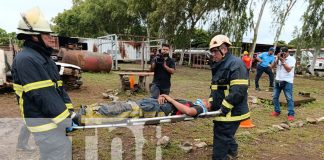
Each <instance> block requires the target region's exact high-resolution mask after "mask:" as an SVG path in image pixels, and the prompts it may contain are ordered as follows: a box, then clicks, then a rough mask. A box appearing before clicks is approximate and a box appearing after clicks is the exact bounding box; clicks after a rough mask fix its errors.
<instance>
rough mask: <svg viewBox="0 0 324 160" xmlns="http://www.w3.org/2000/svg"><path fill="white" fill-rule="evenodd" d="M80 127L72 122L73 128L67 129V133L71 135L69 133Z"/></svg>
mask: <svg viewBox="0 0 324 160" xmlns="http://www.w3.org/2000/svg"><path fill="white" fill-rule="evenodd" d="M77 126H78V125H77V124H75V123H74V122H73V121H72V126H71V127H69V128H66V133H69V132H72V131H74V127H77Z"/></svg>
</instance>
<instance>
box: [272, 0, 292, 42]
mask: <svg viewBox="0 0 324 160" xmlns="http://www.w3.org/2000/svg"><path fill="white" fill-rule="evenodd" d="M296 1H297V0H288V1H287V0H278V1H273V5H272V13H273V14H274V15H275V23H274V24H275V26H278V28H277V31H276V36H275V39H274V48H276V47H277V43H278V40H279V37H280V34H281V30H282V27H283V26H284V25H285V21H286V20H287V18H288V16H289V13H290V11H291V9H292V8H293V6H294V5H295V4H296ZM275 2H278V3H275Z"/></svg>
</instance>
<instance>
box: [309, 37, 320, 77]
mask: <svg viewBox="0 0 324 160" xmlns="http://www.w3.org/2000/svg"><path fill="white" fill-rule="evenodd" d="M320 50H321V43H318V45H316V47H315V51H314V54H313V61H312V64H311V66H310V72H311V74H312V75H315V71H314V69H315V64H316V60H317V56H318V55H319V54H320Z"/></svg>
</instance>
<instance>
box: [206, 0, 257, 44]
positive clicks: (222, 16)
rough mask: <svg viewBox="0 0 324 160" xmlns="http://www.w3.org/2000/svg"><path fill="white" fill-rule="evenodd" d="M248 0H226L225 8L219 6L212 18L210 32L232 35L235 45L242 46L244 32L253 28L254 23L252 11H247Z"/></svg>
mask: <svg viewBox="0 0 324 160" xmlns="http://www.w3.org/2000/svg"><path fill="white" fill-rule="evenodd" d="M248 2H249V1H248V0H230V1H224V3H223V4H222V6H223V8H218V10H217V12H215V15H214V17H213V20H212V25H211V27H210V32H211V33H212V35H216V34H218V33H221V34H224V35H227V36H229V37H231V39H232V40H233V42H234V45H237V46H240V44H241V42H242V39H243V34H244V33H245V32H246V31H248V30H249V29H251V27H252V25H250V24H251V23H253V13H252V11H251V10H250V11H246V8H247V5H248Z"/></svg>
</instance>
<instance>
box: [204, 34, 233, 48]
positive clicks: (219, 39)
mask: <svg viewBox="0 0 324 160" xmlns="http://www.w3.org/2000/svg"><path fill="white" fill-rule="evenodd" d="M223 43H227V44H228V45H232V43H231V42H230V40H229V38H228V37H227V36H225V35H221V34H220V35H216V36H215V37H214V38H212V39H211V41H210V43H209V49H212V48H215V47H219V46H220V45H222V44H223Z"/></svg>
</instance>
